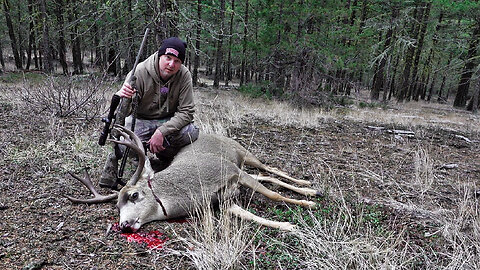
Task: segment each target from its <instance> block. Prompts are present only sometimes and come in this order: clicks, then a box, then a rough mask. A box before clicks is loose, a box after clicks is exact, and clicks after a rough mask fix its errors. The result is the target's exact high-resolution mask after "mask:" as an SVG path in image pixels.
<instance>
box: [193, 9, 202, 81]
mask: <svg viewBox="0 0 480 270" xmlns="http://www.w3.org/2000/svg"><path fill="white" fill-rule="evenodd" d="M201 21H202V1H201V0H197V23H196V25H195V28H196V32H197V34H196V40H195V48H194V49H195V59H194V60H193V74H192V80H193V85H194V86H197V83H198V68H199V66H200V38H201V35H202V28H201V24H200V22H201Z"/></svg>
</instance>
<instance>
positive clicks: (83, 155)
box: [1, 81, 480, 269]
mask: <svg viewBox="0 0 480 270" xmlns="http://www.w3.org/2000/svg"><path fill="white" fill-rule="evenodd" d="M45 83H49V82H48V81H47V82H45ZM47 86H48V85H46V86H45V87H44V88H43V90H42V91H45V90H47V89H48V87H47ZM2 90H5V91H2V92H3V93H4V95H6V96H7V97H6V98H7V99H8V100H9V102H10V103H12V104H14V105H13V106H16V105H15V104H16V103H17V102H22V101H21V100H19V99H18V95H16V93H17V91H18V88H15V89H13V88H12V89H2ZM109 92H111V93H113V92H114V91H113V90H111V91H109ZM195 98H196V103H197V107H196V109H197V114H196V124H197V125H198V126H200V128H201V129H202V132H205V133H219V134H224V135H229V134H228V133H229V129H231V128H232V127H237V128H238V127H242V126H244V125H254V124H255V123H253V124H252V123H251V120H252V119H254V120H255V119H262V120H264V121H265V122H266V123H271V124H272V125H274V126H280V127H284V126H285V127H291V126H293V127H297V128H298V129H302V128H306V129H315V130H321V129H322V128H324V123H325V122H328V121H332V122H333V121H338V122H339V123H340V124H341V122H342V121H349V122H353V123H354V124H355V125H359V126H365V125H366V124H365V123H368V124H371V123H376V124H378V125H379V126H386V125H390V126H394V127H401V128H404V129H414V130H415V132H416V133H417V134H418V136H422V132H423V131H422V130H424V128H432V127H433V128H439V129H443V130H448V131H452V133H453V134H463V133H478V132H480V119H479V117H478V116H477V115H472V114H470V113H468V112H464V111H460V110H455V109H452V108H451V106H450V105H440V104H425V103H423V102H410V103H407V104H390V105H389V106H388V108H387V109H384V108H379V107H376V108H369V109H359V108H356V107H351V108H346V109H345V108H341V109H338V110H330V111H325V110H322V109H314V110H301V109H296V108H294V107H292V106H290V105H289V104H287V103H283V102H276V101H263V100H253V99H250V98H246V97H244V96H241V95H239V94H238V93H237V92H233V91H232V92H227V91H215V90H212V89H200V90H198V91H196V92H195ZM18 104H20V103H18ZM92 106H100V105H99V104H97V105H94V104H92ZM17 109H18V114H25V111H23V110H21V109H20V108H14V109H13V110H17ZM103 110H104V107H102V106H100V107H99V108H98V110H97V109H95V110H92V112H93V111H95V112H98V111H103ZM67 111H68V110H67ZM44 112H45V111H44ZM44 112H43V114H44V119H43V120H42V122H41V123H36V124H37V125H39V126H41V128H42V129H46V132H43V133H42V134H43V137H42V138H37V141H35V143H32V142H26V141H22V140H21V138H20V139H19V140H18V142H19V143H20V146H18V145H5V144H3V143H2V146H3V147H2V150H1V151H2V152H1V153H2V155H3V157H4V159H5V160H8V162H17V163H19V164H20V165H18V166H17V167H19V168H22V167H27V166H36V167H37V168H36V170H35V171H36V172H37V174H38V175H35V177H37V178H40V179H43V178H48V179H49V181H57V179H55V178H54V177H53V176H52V175H59V174H60V171H68V170H74V169H79V168H80V167H79V164H81V165H82V166H90V167H92V168H94V169H96V171H97V172H98V171H99V170H100V167H101V166H102V165H103V164H102V162H98V161H99V160H102V161H103V160H104V158H105V156H106V154H107V153H108V151H109V150H108V149H106V148H100V147H98V146H97V145H96V142H97V139H98V135H99V132H100V131H99V130H97V131H95V132H93V133H92V132H90V130H89V129H88V127H84V126H82V124H81V123H79V124H78V125H76V126H75V125H71V124H70V125H66V124H65V122H64V120H63V119H61V118H59V117H57V116H54V114H55V113H54V111H52V112H50V113H44ZM80 114H81V115H82V114H83V112H82V113H80ZM22 116H23V117H29V116H28V115H22ZM32 118H33V117H32ZM248 120H250V121H248ZM69 121H70V120H69ZM245 123H247V124H245ZM72 126H75V129H77V130H74V131H73V132H72V131H71V130H70V131H69V130H67V128H71V127H72ZM20 128H22V129H25V128H26V127H20ZM90 129H91V128H90ZM72 133H73V134H76V135H73V136H71V135H68V134H72ZM14 135H15V134H14ZM254 139H255V138H253V140H254ZM354 139H355V138H354ZM354 139H353V140H354ZM21 143H25V144H26V146H22V144H21ZM390 143H391V144H392V147H393V148H395V149H401V150H403V149H414V150H405V151H403V152H402V151H399V152H393V155H394V159H395V161H396V163H395V167H392V168H376V167H375V165H377V164H382V162H381V160H380V159H381V158H384V157H381V156H378V157H370V158H371V159H370V160H368V161H364V160H361V159H356V160H352V161H351V162H352V164H348V166H346V167H345V168H344V169H343V171H342V170H339V169H334V168H330V166H331V164H329V162H328V161H324V160H322V159H320V158H318V159H317V160H316V163H315V164H314V165H311V166H306V167H305V168H300V169H301V170H303V171H302V172H303V173H304V174H305V175H309V176H311V179H313V182H315V185H316V187H317V188H319V189H320V190H322V191H325V193H326V194H327V195H329V196H326V197H325V198H323V201H322V202H321V203H325V204H327V205H328V206H329V207H331V208H332V209H335V212H334V213H332V212H330V213H328V215H327V214H325V211H326V210H327V209H330V208H322V206H323V205H321V207H320V208H319V209H317V210H315V211H311V212H308V211H306V212H305V211H301V210H294V212H295V211H297V212H296V214H297V215H296V218H295V222H296V223H297V224H298V225H299V230H298V231H297V232H296V233H295V234H288V235H285V234H280V233H278V232H273V237H271V238H269V237H264V236H265V234H266V233H265V232H264V230H263V229H262V230H257V227H256V226H254V225H252V224H250V223H244V222H241V221H239V220H237V219H232V218H231V217H230V216H229V215H227V214H226V211H220V212H212V211H211V209H209V208H208V209H205V210H204V211H203V212H202V213H201V214H198V215H197V219H196V221H195V222H193V223H192V225H191V228H190V229H189V230H187V232H186V233H182V232H177V234H176V236H175V239H176V244H175V245H174V246H176V247H178V248H175V249H170V250H168V252H167V253H152V254H153V255H152V257H149V259H151V261H152V264H153V265H154V266H156V267H157V268H170V269H175V268H182V267H183V268H196V269H215V268H218V269H252V268H258V269H261V268H262V267H263V268H265V265H262V263H261V262H260V258H259V256H260V255H259V253H258V248H259V247H258V239H259V238H261V239H262V240H264V241H267V242H268V241H271V242H268V243H273V241H274V239H275V238H276V241H284V240H285V241H284V243H283V244H282V245H277V247H278V248H279V249H278V250H277V251H275V252H277V253H279V254H283V255H284V256H285V257H288V258H301V260H298V261H295V263H298V264H295V263H291V262H288V261H281V260H277V261H276V264H275V265H274V266H273V267H272V268H276V269H291V268H295V267H297V268H298V269H322V268H327V269H338V268H342V269H345V268H353V269H414V268H422V269H480V265H479V264H480V256H479V254H480V252H479V250H480V244H479V243H480V220H479V214H480V213H479V205H478V199H477V197H476V196H477V194H475V191H476V190H477V189H478V186H477V185H478V179H472V178H466V179H464V178H462V177H461V176H457V177H456V178H452V177H450V178H448V177H443V176H442V175H441V174H440V173H439V169H438V168H437V166H438V165H441V161H440V160H437V159H438V155H437V156H435V152H434V151H435V150H433V147H432V146H431V145H420V144H416V143H415V142H408V141H400V140H396V139H392V141H391V142H390ZM474 143H476V142H474ZM324 147H326V148H328V147H330V146H329V145H325V146H324ZM367 147H379V146H377V145H369V146H367ZM296 151H297V150H292V156H294V157H295V158H297V159H299V160H304V159H307V158H308V157H305V156H302V153H301V152H296ZM355 151H356V150H355V148H354V147H353V146H351V145H349V144H345V145H344V146H342V149H340V150H339V151H338V153H336V155H338V156H342V155H344V154H345V155H346V154H348V153H354V152H355ZM436 157H437V159H436ZM301 164H303V163H301ZM406 168H408V169H406ZM474 169H475V168H472V169H471V170H474ZM22 173H23V172H22V171H20V170H18V171H15V172H11V174H12V175H13V176H12V177H10V179H9V180H8V181H14V180H13V179H17V177H15V174H22ZM344 175H348V177H350V178H348V179H349V180H351V181H352V185H351V187H350V186H349V187H348V188H347V187H345V186H344V185H343V186H342V183H341V179H340V178H341V176H344ZM399 175H400V176H402V177H397V176H399ZM18 178H20V177H18ZM358 183H361V184H358ZM4 184H5V185H6V184H8V183H4ZM60 184H61V185H62V186H64V187H65V186H67V185H68V190H69V191H71V190H72V189H75V188H78V189H79V190H80V189H82V188H81V187H77V186H76V185H71V183H70V184H67V181H66V180H60ZM354 184H357V185H356V186H355V185H354ZM362 185H363V186H362ZM365 186H366V187H381V190H379V191H378V190H377V191H376V192H377V193H376V194H375V195H376V197H374V198H364V197H362V196H361V195H360V191H358V190H356V188H361V187H365ZM442 188H443V189H447V190H449V191H451V192H452V193H455V194H459V195H458V196H456V197H455V198H454V199H453V202H451V203H449V206H450V207H446V206H444V205H442V204H441V203H439V202H438V201H437V199H438V198H441V197H442V191H443V189H442ZM347 189H348V190H347ZM355 196H358V197H355ZM352 197H353V198H352ZM60 203H63V202H60ZM60 203H59V204H60ZM364 203H366V204H364ZM372 205H373V206H376V205H378V206H381V207H383V208H386V209H389V211H391V212H392V213H394V214H395V215H396V216H397V217H398V218H399V219H406V220H407V221H408V224H416V225H419V226H420V225H422V226H424V227H428V230H427V229H426V230H425V231H422V233H423V235H419V236H422V237H423V238H421V239H420V240H418V239H411V238H410V237H411V234H409V233H410V232H408V229H409V228H411V227H407V226H406V225H405V224H400V225H405V226H404V227H401V226H400V225H399V226H400V229H399V230H395V229H394V228H392V227H390V226H391V225H392V224H389V223H386V222H387V221H382V220H379V221H378V222H377V221H375V222H372V218H375V217H376V216H375V215H376V214H380V215H382V214H384V215H386V214H387V213H383V212H382V211H380V210H375V209H373V210H372V209H371V208H369V206H372ZM359 209H360V210H359ZM266 214H267V215H268V214H271V213H266ZM372 214H375V215H373V217H372ZM274 219H275V217H274ZM389 221H390V220H389ZM382 222H383V223H382ZM392 222H393V223H395V222H396V221H395V220H394V221H392ZM408 224H407V225H408ZM397 225H398V224H397ZM252 228H254V229H252ZM429 239H431V240H432V243H434V244H435V245H437V246H429V245H428V243H419V241H423V240H429ZM268 243H267V245H268ZM440 245H441V246H440ZM262 256H263V257H264V258H265V257H266V256H269V255H268V254H266V255H262ZM164 257H170V258H171V257H174V258H178V260H177V264H174V265H169V266H164V265H161V263H162V259H163V258H164ZM275 259H276V257H275V258H272V260H273V261H274V260H275ZM169 261H171V260H169ZM157 262H158V264H157ZM185 265H188V267H185ZM65 266H66V265H65Z"/></svg>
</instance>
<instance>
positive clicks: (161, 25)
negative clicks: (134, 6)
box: [153, 0, 168, 46]
mask: <svg viewBox="0 0 480 270" xmlns="http://www.w3.org/2000/svg"><path fill="white" fill-rule="evenodd" d="M167 2H168V0H158V1H157V6H158V8H159V10H158V11H157V10H154V11H153V12H154V13H157V14H158V16H155V18H156V20H155V37H156V39H157V44H158V45H159V46H160V44H162V41H163V40H164V39H166V38H167V28H168V16H167Z"/></svg>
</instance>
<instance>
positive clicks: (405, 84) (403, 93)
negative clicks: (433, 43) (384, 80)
mask: <svg viewBox="0 0 480 270" xmlns="http://www.w3.org/2000/svg"><path fill="white" fill-rule="evenodd" d="M419 13H421V12H420V11H419V7H418V6H417V7H416V8H415V9H414V14H413V17H414V18H416V19H417V21H418V14H419ZM418 28H419V27H418V23H412V26H411V28H410V33H411V36H412V37H414V38H416V37H417V36H418ZM414 53H415V46H413V45H412V46H410V47H409V48H408V51H407V55H406V57H405V68H404V69H403V77H402V86H401V88H400V91H398V96H397V101H398V102H403V101H404V100H405V98H407V97H408V96H407V95H408V89H409V86H410V71H411V69H412V62H413V57H414Z"/></svg>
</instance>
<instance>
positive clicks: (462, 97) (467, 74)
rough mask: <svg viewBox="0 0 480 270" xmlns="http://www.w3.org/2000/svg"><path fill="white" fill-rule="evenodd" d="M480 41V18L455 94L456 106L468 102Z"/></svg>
mask: <svg viewBox="0 0 480 270" xmlns="http://www.w3.org/2000/svg"><path fill="white" fill-rule="evenodd" d="M479 41H480V20H478V21H477V23H476V26H475V28H474V30H473V33H472V37H471V39H470V42H469V48H468V52H467V59H466V63H465V66H464V68H463V71H462V75H461V77H460V82H459V84H458V89H457V94H456V96H455V101H454V102H453V106H454V107H465V104H466V103H467V95H468V88H469V87H470V80H471V78H472V75H473V69H474V68H475V65H476V64H475V59H474V58H475V55H476V54H477V46H478V43H479Z"/></svg>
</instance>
